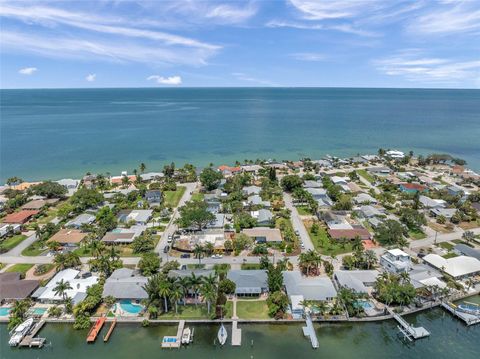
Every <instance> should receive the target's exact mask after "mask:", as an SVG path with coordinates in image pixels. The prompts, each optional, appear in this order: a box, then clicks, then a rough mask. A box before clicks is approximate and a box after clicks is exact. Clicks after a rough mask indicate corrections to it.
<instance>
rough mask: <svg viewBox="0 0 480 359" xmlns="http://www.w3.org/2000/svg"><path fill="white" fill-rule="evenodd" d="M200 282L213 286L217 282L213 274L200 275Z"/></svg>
mask: <svg viewBox="0 0 480 359" xmlns="http://www.w3.org/2000/svg"><path fill="white" fill-rule="evenodd" d="M202 283H203V284H207V285H211V286H215V285H216V284H217V277H216V276H215V275H212V274H211V275H209V276H208V277H202Z"/></svg>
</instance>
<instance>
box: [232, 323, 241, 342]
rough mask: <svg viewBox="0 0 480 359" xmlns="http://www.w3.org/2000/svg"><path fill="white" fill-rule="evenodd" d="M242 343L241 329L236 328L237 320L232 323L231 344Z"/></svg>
mask: <svg viewBox="0 0 480 359" xmlns="http://www.w3.org/2000/svg"><path fill="white" fill-rule="evenodd" d="M240 345H242V329H239V328H238V321H236V320H235V321H234V322H233V323H232V346H236V347H238V346H240Z"/></svg>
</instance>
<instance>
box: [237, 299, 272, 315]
mask: <svg viewBox="0 0 480 359" xmlns="http://www.w3.org/2000/svg"><path fill="white" fill-rule="evenodd" d="M237 316H238V317H239V318H241V319H269V318H270V317H269V316H268V305H267V301H265V300H256V301H253V300H245V301H242V300H238V301H237Z"/></svg>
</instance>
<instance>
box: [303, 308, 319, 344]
mask: <svg viewBox="0 0 480 359" xmlns="http://www.w3.org/2000/svg"><path fill="white" fill-rule="evenodd" d="M305 324H306V326H305V327H303V328H302V329H303V335H304V336H306V337H309V338H310V342H311V343H312V348H313V349H317V348H318V346H319V344H318V339H317V333H315V328H314V327H313V323H312V318H310V314H308V313H307V314H305Z"/></svg>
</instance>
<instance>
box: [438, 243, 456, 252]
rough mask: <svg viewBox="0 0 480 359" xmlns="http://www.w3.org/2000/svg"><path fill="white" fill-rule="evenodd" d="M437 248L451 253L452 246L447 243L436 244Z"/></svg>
mask: <svg viewBox="0 0 480 359" xmlns="http://www.w3.org/2000/svg"><path fill="white" fill-rule="evenodd" d="M437 245H438V246H439V247H441V248H443V249H446V250H447V251H451V250H452V249H453V247H454V246H453V244H451V243H449V242H441V243H438V244H437Z"/></svg>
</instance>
